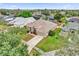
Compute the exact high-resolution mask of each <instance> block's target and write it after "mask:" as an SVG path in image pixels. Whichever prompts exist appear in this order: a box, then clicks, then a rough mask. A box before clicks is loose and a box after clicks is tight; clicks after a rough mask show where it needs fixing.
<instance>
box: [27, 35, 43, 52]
mask: <svg viewBox="0 0 79 59" xmlns="http://www.w3.org/2000/svg"><path fill="white" fill-rule="evenodd" d="M42 39H43V36H39V35H36V36H35V37H34V38H32V39H31V40H29V41H28V42H26V44H27V45H28V48H27V49H28V51H29V52H28V53H30V52H31V50H32V49H33V48H34V47H35V46H36V45H37V44H38V43H39V42H40V41H41V40H42Z"/></svg>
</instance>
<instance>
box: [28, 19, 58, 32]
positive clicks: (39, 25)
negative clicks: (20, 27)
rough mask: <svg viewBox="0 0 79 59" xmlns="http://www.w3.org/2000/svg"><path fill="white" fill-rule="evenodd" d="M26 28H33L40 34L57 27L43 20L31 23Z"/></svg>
mask: <svg viewBox="0 0 79 59" xmlns="http://www.w3.org/2000/svg"><path fill="white" fill-rule="evenodd" d="M27 26H29V27H34V28H36V30H37V31H40V32H48V31H49V30H51V29H53V30H54V29H55V28H56V27H57V24H56V23H53V22H49V21H45V20H37V21H35V22H33V23H29V24H27Z"/></svg>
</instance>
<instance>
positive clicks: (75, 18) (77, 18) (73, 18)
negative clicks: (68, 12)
mask: <svg viewBox="0 0 79 59" xmlns="http://www.w3.org/2000/svg"><path fill="white" fill-rule="evenodd" d="M67 20H68V21H69V22H76V23H79V17H70V18H68V19H67Z"/></svg>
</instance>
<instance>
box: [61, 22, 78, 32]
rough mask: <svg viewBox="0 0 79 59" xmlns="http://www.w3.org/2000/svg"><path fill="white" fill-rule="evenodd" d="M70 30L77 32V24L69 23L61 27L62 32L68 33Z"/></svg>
mask: <svg viewBox="0 0 79 59" xmlns="http://www.w3.org/2000/svg"><path fill="white" fill-rule="evenodd" d="M71 30H79V23H72V22H69V23H68V24H67V25H66V26H64V27H62V31H64V32H68V31H71Z"/></svg>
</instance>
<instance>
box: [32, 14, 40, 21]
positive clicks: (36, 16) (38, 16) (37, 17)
mask: <svg viewBox="0 0 79 59" xmlns="http://www.w3.org/2000/svg"><path fill="white" fill-rule="evenodd" d="M33 18H34V19H36V20H38V19H40V18H41V15H33Z"/></svg>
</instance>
